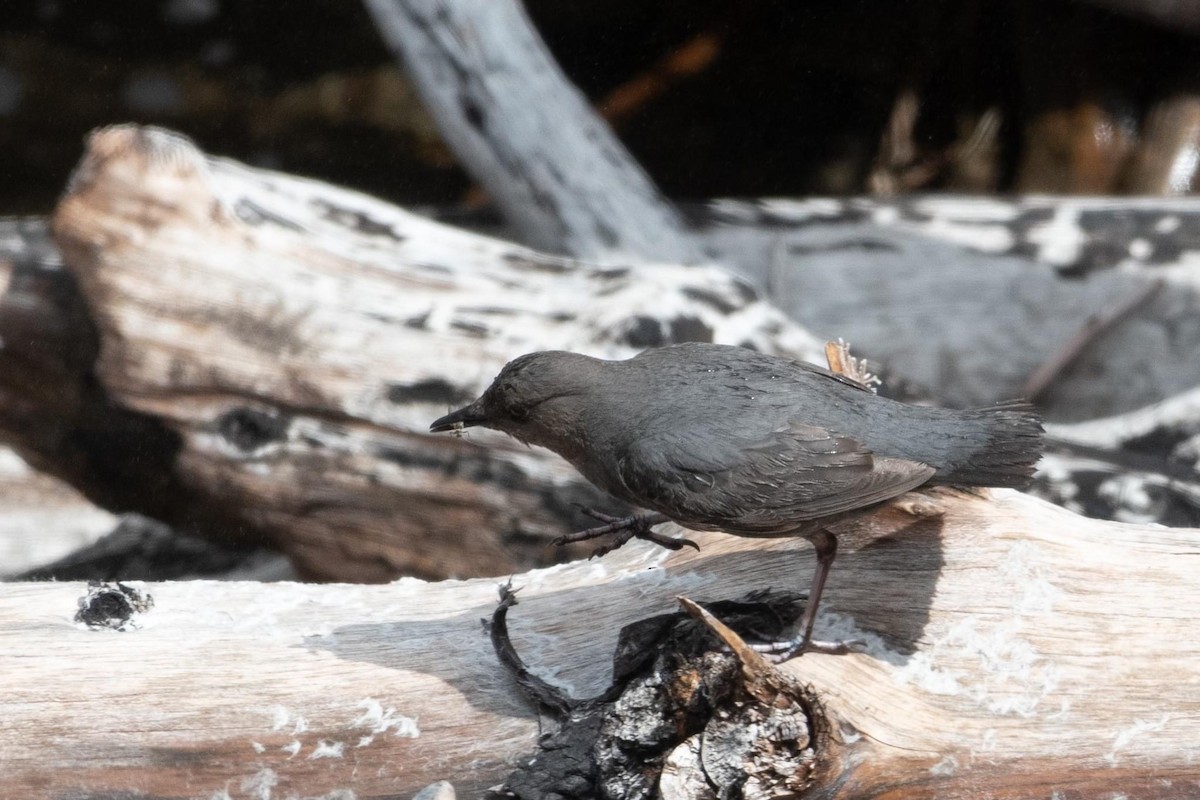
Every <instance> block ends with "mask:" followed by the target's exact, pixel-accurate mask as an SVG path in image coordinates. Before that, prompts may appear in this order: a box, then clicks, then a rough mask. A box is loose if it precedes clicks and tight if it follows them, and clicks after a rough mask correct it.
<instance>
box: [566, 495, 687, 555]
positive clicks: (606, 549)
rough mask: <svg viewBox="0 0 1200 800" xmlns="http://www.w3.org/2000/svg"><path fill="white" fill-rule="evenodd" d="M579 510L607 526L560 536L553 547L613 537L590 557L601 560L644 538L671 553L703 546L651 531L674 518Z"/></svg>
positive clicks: (581, 508) (663, 515) (586, 509)
mask: <svg viewBox="0 0 1200 800" xmlns="http://www.w3.org/2000/svg"><path fill="white" fill-rule="evenodd" d="M579 510H580V511H582V512H583V513H585V514H587V515H588V516H589V517H593V518H595V519H598V520H600V521H601V522H603V523H605V524H604V525H600V526H598V527H595V528H588V529H587V530H583V531H576V532H575V533H568V534H565V535H563V536H559V537H558V538H557V539H555V540H553V541H552V542H550V544H551V545H553V546H556V547H561V546H562V545H564V544H571V543H572V542H584V541H587V540H588V539H596V538H599V537H601V536H608V535H610V534H613V538H612V541H610V542H609V543H608V544H605V545H601V546H600V547H597V548H596V549H595V550H593V551H592V554H591V556H589V558H599V557H600V556H602V555H605V554H607V553H611V552H612V551H613V550H616V549H617V548H618V547H620V546H621V545H623V544H625V543H626V542H628V541H629V540H630V539H634V538H637V539H645V540H646V541H648V542H654V543H655V544H657V545H659V546H661V547H665V548H667V549H668V550H679V549H680V548H682V547H685V546H687V547H695V548H696V549H697V550H699V549H700V547H699V546H698V545H697V544H696V543H695V542H693V541H692V540H691V539H676V538H675V537H673V536H664V535H662V534H658V533H655V532H654V531H653V530H651V528H653V527H654V526H655V525H659V524H661V523H664V522H670V521H671V518H670V517H668V516H666V515H665V514H633V515H631V516H628V517H614V516H612V515H611V514H604V513H601V512H599V511H596V510H595V509H591V508H585V507H584V506H579Z"/></svg>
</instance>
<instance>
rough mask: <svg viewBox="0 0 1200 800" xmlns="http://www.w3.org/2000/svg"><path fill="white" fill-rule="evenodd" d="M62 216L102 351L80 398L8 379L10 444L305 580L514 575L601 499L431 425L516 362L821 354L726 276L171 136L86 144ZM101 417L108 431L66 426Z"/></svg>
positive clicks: (496, 445)
mask: <svg viewBox="0 0 1200 800" xmlns="http://www.w3.org/2000/svg"><path fill="white" fill-rule="evenodd" d="M53 227H54V235H55V238H56V240H57V244H58V246H59V248H60V249H61V252H62V256H63V259H64V262H65V264H66V266H67V269H68V270H69V272H70V275H71V277H73V279H74V284H73V286H77V287H78V293H79V294H78V296H74V299H73V300H71V301H70V302H69V303H67V305H69V306H70V307H71V309H72V310H76V306H80V307H85V308H86V311H87V314H86V315H85V316H84V319H85V320H87V322H86V323H85V325H93V324H94V326H95V329H96V330H97V334H96V342H94V343H93V345H92V348H93V349H92V351H91V352H92V353H95V352H96V350H98V358H96V360H95V362H94V366H93V364H92V362H88V361H86V358H84V357H77V359H76V360H77V361H83V362H84V363H86V364H87V367H86V369H83V370H81V371H79V372H77V373H76V375H75V385H73V386H72V387H70V391H64V390H63V388H62V387H58V386H55V384H54V383H53V382H50V383H48V384H47V383H46V382H39V381H38V380H34V378H33V377H30V378H28V379H26V380H23V381H21V382H17V385H15V386H14V387H13V389H12V391H13V392H14V394H16V393H20V392H25V393H26V394H28V390H27V389H26V388H25V386H26V384H32V385H34V386H36V387H37V388H38V389H39V390H40V392H41V393H42V394H44V395H46V396H47V398H48V399H47V400H46V401H43V402H31V401H29V400H28V399H26V400H25V402H24V403H23V405H22V406H21V408H22V409H25V414H24V416H21V417H14V419H13V424H12V425H11V426H10V427H8V429H7V430H6V432H5V435H6V436H7V437H8V438H9V439H10V440H11V441H13V442H14V443H15V445H16V446H17V447H18V449H20V450H21V451H22V452H23V453H31V454H32V456H31V460H32V461H34V462H35V463H38V464H39V465H41V464H49V465H54V464H57V463H66V464H68V465H71V464H74V465H78V466H77V467H76V468H73V469H71V470H69V471H70V472H71V477H72V478H73V480H77V481H80V482H82V483H86V482H88V481H89V479H91V478H90V476H97V475H98V476H101V477H104V476H107V475H111V474H114V473H115V474H118V475H122V476H124V479H123V480H120V481H118V482H117V484H118V488H116V489H112V488H111V487H110V488H109V489H108V490H107V491H108V492H109V495H108V496H106V497H103V498H102V499H103V500H104V502H103V503H102V504H103V505H105V506H106V507H109V508H117V509H118V510H132V511H137V512H140V513H144V514H147V515H148V516H151V517H154V518H156V519H160V520H163V521H165V522H167V523H169V524H171V525H173V526H175V527H177V528H180V529H185V530H187V529H199V530H204V531H207V532H209V533H210V535H218V536H225V537H228V538H231V539H234V540H239V541H246V540H250V541H251V542H258V541H262V540H265V541H267V542H270V543H273V544H274V545H275V546H276V547H279V548H280V549H282V550H283V551H284V552H286V553H287V554H288V555H289V557H290V558H291V559H292V561H293V563H294V564H295V565H296V567H297V569H298V570H299V572H300V574H301V575H304V576H307V577H310V578H319V579H325V580H348V581H355V582H361V581H383V580H390V579H392V578H394V577H397V576H399V575H419V576H424V577H444V576H447V575H459V576H461V575H471V574H474V575H478V574H489V573H490V574H504V573H506V572H511V571H514V570H517V569H520V568H522V566H521V565H529V564H531V563H538V562H539V561H540V562H541V563H546V562H547V560H548V558H551V557H553V555H554V554H553V553H551V552H549V551H547V549H546V548H545V544H546V542H547V541H548V540H549V538H551V537H552V536H555V535H558V534H560V533H562V532H563V531H564V530H568V529H570V528H572V527H574V526H577V525H578V524H579V518H578V515H577V512H576V511H575V509H574V507H573V506H572V502H582V503H586V504H589V505H592V506H597V507H604V506H605V505H606V504H608V503H611V501H609V500H607V499H606V498H604V497H603V496H602V495H600V494H599V493H598V492H597V491H596V490H594V489H592V488H591V487H590V486H589V485H587V484H586V483H585V482H584V481H583V480H582V479H581V478H579V477H578V476H577V475H576V474H575V473H574V471H573V470H570V469H569V468H567V467H566V466H565V463H564V462H562V461H560V460H559V459H557V458H556V457H551V456H550V455H549V454H548V453H546V452H544V451H536V450H529V449H528V448H525V447H524V446H522V445H519V444H517V443H515V442H512V441H508V440H505V438H504V437H500V436H489V434H488V433H487V432H483V433H480V434H475V433H472V436H473V437H475V440H474V441H468V440H455V439H452V438H449V437H431V436H429V435H427V429H428V424H429V422H430V421H431V420H432V419H434V418H436V417H438V416H440V415H441V414H443V413H445V411H446V410H447V409H448V408H449V407H451V406H452V405H453V404H455V403H460V402H461V401H462V400H463V399H464V398H469V397H473V396H475V395H476V394H477V393H478V392H479V391H480V390H481V389H482V388H483V387H484V386H485V385H486V383H487V382H488V381H489V380H490V379H491V377H492V376H493V375H494V374H495V373H496V371H497V370H498V369H499V367H500V366H501V365H502V364H503V363H504V362H505V361H507V360H508V359H509V358H511V357H513V356H515V355H517V354H520V353H522V352H527V351H529V350H534V349H545V348H548V347H549V348H553V347H558V348H563V349H572V350H579V351H586V352H591V353H593V354H596V355H606V356H624V355H631V354H633V353H634V352H636V351H637V350H639V349H642V348H644V347H647V346H652V345H657V344H663V343H667V342H671V341H681V340H687V339H707V340H715V341H723V342H728V343H747V344H750V345H752V346H756V347H759V348H762V349H768V350H774V351H781V352H789V353H792V354H793V355H797V356H800V357H807V358H810V359H819V358H820V356H819V352H820V351H819V348H818V347H817V346H816V342H815V340H813V339H812V338H811V337H809V336H808V335H807V334H806V333H804V332H803V331H802V330H801V329H799V328H798V327H796V326H795V325H794V324H792V323H790V322H789V321H788V320H787V319H786V317H784V316H783V315H782V313H781V312H779V311H778V310H776V309H774V308H773V307H772V306H770V305H769V304H767V303H765V302H763V301H761V300H759V299H757V296H756V294H755V293H754V291H753V290H751V289H750V288H749V287H748V286H746V285H745V284H743V283H741V282H740V281H739V280H737V279H736V278H734V277H732V276H730V275H729V274H727V273H725V272H723V271H721V270H718V269H716V268H713V267H683V266H670V265H657V266H656V265H639V266H637V268H636V269H632V268H629V267H619V266H613V265H608V266H604V267H599V266H593V265H588V264H583V263H578V262H573V261H568V260H564V259H560V258H554V257H549V256H545V255H542V254H539V253H537V252H534V251H531V250H528V249H526V248H523V247H519V246H516V245H512V244H508V243H505V242H501V241H498V240H493V239H487V238H484V237H480V236H476V235H472V234H468V233H465V232H461V231H457V230H455V229H452V228H449V227H446V226H443V225H438V224H436V223H432V222H430V221H428V220H425V219H422V218H420V217H417V216H414V215H412V214H408V213H406V212H404V211H401V210H399V209H397V208H395V207H392V206H389V205H387V204H385V203H381V202H379V201H376V200H372V199H371V198H368V197H365V196H363V195H360V194H357V193H354V192H348V191H344V190H339V189H336V188H334V187H330V186H327V185H324V184H320V183H316V182H312V181H304V180H301V179H297V178H292V177H288V176H284V175H278V174H272V173H267V172H262V171H258V170H252V169H249V168H246V167H243V166H242V165H239V164H236V163H232V162H227V161H222V160H219V159H209V158H207V157H205V156H204V155H203V154H202V153H200V152H199V151H198V150H196V149H195V148H194V147H193V146H192V145H191V144H190V143H189V142H187V141H186V140H184V139H182V138H181V137H176V136H173V135H171V134H168V133H166V132H163V131H156V130H151V129H139V128H134V127H121V128H113V129H108V130H105V131H101V132H99V133H97V134H95V135H94V136H93V137H92V139H91V141H90V143H89V148H88V153H87V155H86V157H85V158H84V161H83V163H82V164H81V166H80V167H79V169H78V170H77V172H76V174H75V176H74V178H73V180H72V182H71V185H70V186H69V188H68V190H67V192H66V194H65V195H64V197H63V199H62V201H61V203H60V204H59V207H58V209H57V211H56V213H55V216H54V219H53ZM35 279H36V280H43V281H44V280H46V278H45V276H43V275H42V273H40V272H31V273H30V278H29V280H30V281H31V282H32V281H35ZM62 294H66V295H69V292H64V293H62ZM55 296H56V295H52V297H55ZM64 302H65V301H64ZM42 305H43V306H49V307H51V310H54V308H53V304H52V303H50V302H43V303H42ZM30 316H31V315H28V314H27V315H25V316H20V317H18V320H19V321H20V322H21V324H23V325H24V326H25V327H24V328H20V327H18V328H17V330H16V332H15V333H16V334H19V333H21V332H22V331H26V330H28V329H30V328H34V329H36V326H37V325H44V323H43V322H42V321H41V317H39V316H37V315H32V317H33V318H32V319H30V318H29V317H30ZM59 316H60V317H61V316H62V314H59ZM50 317H51V318H53V315H50ZM81 327H82V326H81ZM16 340H23V337H20V336H18V335H14V341H16ZM2 355H3V353H2V352H0V356H2ZM16 355H17V354H14V358H15V357H16ZM84 355H85V356H86V352H85V354H84ZM29 361H32V362H36V361H37V358H36V355H35V354H28V355H27V356H26V357H25V358H23V359H18V363H19V364H20V365H21V366H22V368H23V369H24V372H21V373H19V374H20V375H25V374H26V373H29V372H30V371H31V369H32V368H27V367H25V365H26V362H29ZM72 364H74V362H72ZM66 370H67V368H66V367H64V368H63V370H60V371H66ZM44 371H45V370H43V372H44ZM35 377H41V374H40V373H39V375H38V376H35ZM78 387H83V388H78ZM66 401H70V403H69V406H68V407H67V408H65V409H63V410H62V411H61V412H60V413H57V414H55V413H53V407H54V406H53V404H57V407H59V408H61V407H63V406H64V404H66ZM47 419H49V420H50V421H53V422H54V423H55V424H54V426H51V427H49V428H48V427H47V426H46V425H39V424H37V423H43V422H46V421H47ZM72 419H78V420H79V421H78V422H77V424H75V425H74V427H72V424H71V420H72ZM109 419H111V420H112V422H111V424H110V425H109V429H110V431H115V432H112V433H111V434H110V436H109V438H108V439H104V438H99V440H98V437H97V436H92V437H88V436H85V435H75V432H76V430H77V429H84V430H86V431H93V430H95V429H96V428H100V427H102V426H103V424H104V422H105V421H106V420H109ZM122 426H124V428H126V429H128V435H121V427H122ZM63 429H66V433H65V434H64V433H60V434H58V435H54V436H47V435H45V434H44V431H46V430H52V431H63ZM135 429H136V430H135ZM102 432H103V431H102ZM68 434H69V435H68ZM481 441H487V442H488V443H489V444H490V445H492V446H489V447H480V446H478V444H479V442H481ZM68 446H69V447H68ZM72 448H73V449H72ZM65 456H69V458H67V457H65ZM114 461H115V462H117V463H116V464H114V463H112V462H114ZM58 469H59V470H60V471H62V470H64V469H65V468H63V467H59V468H58ZM138 492H140V493H141V494H138ZM96 494H101V493H100V492H96Z"/></svg>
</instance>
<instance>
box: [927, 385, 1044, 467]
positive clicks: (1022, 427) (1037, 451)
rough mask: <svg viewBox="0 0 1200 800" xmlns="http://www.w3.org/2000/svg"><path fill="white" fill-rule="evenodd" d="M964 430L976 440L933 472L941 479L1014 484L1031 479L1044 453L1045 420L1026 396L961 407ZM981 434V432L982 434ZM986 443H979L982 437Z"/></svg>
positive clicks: (966, 434) (971, 438)
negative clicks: (968, 409)
mask: <svg viewBox="0 0 1200 800" xmlns="http://www.w3.org/2000/svg"><path fill="white" fill-rule="evenodd" d="M957 416H958V419H959V420H960V421H961V423H962V427H961V431H962V433H963V435H964V436H965V437H966V439H967V440H969V441H971V442H973V443H974V444H973V446H971V447H970V448H969V449H968V448H964V449H963V450H960V451H959V452H958V453H957V454H956V455H958V456H959V457H958V458H955V459H953V460H951V461H950V462H949V463H945V464H943V466H942V467H941V469H939V470H938V472H937V474H936V475H935V476H934V481H936V482H938V483H947V484H957V485H961V486H1011V487H1014V488H1019V487H1021V486H1024V485H1025V484H1027V483H1028V482H1029V479H1030V478H1031V477H1033V473H1034V470H1035V469H1036V467H1037V462H1038V459H1039V458H1041V456H1042V437H1043V434H1044V431H1043V429H1042V421H1041V418H1040V417H1039V416H1038V414H1037V412H1036V411H1035V410H1034V408H1033V406H1031V405H1030V404H1029V403H1026V402H1025V401H1024V400H1010V401H1007V402H1004V403H998V404H996V405H994V406H990V407H988V408H977V409H973V410H970V411H960V412H958V414H957ZM981 434H982V435H981ZM981 439H982V440H983V441H984V444H982V445H980V444H978V442H979V441H980V440H981Z"/></svg>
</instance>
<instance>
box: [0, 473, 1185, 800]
mask: <svg viewBox="0 0 1200 800" xmlns="http://www.w3.org/2000/svg"><path fill="white" fill-rule="evenodd" d="M472 533H474V531H472ZM839 535H840V536H841V539H842V541H843V543H844V547H843V552H842V554H841V555H840V556H839V559H838V562H837V564H836V566H835V568H834V572H833V577H832V579H831V582H830V584H829V588H828V596H827V603H828V605H826V604H823V605H822V608H823V609H826V610H825V611H824V613H822V614H821V616H820V617H819V620H818V632H819V633H820V635H821V636H822V637H823V638H840V637H845V636H856V637H859V638H862V639H864V640H866V641H867V642H868V651H867V652H866V653H861V654H854V655H848V656H824V655H819V654H809V655H805V656H803V657H801V658H799V659H796V660H793V661H791V662H789V663H788V664H787V666H786V670H787V671H788V672H789V673H791V674H792V675H794V676H796V677H798V678H800V679H801V681H803V682H804V683H807V684H810V685H811V687H812V690H813V692H815V694H816V696H817V697H818V698H819V700H820V703H821V704H822V706H823V712H822V713H823V715H824V717H825V719H826V721H827V722H828V725H829V728H828V731H829V737H828V738H827V739H825V740H822V741H821V742H820V743H819V745H818V747H817V749H816V753H815V755H816V758H817V762H818V765H819V768H820V769H819V770H818V773H817V774H819V775H820V776H821V777H820V780H819V782H818V783H817V785H815V786H814V787H813V788H812V790H811V794H810V795H808V796H813V797H847V798H849V797H864V798H865V797H882V796H888V797H892V796H895V797H900V796H903V797H938V798H943V799H952V798H975V797H979V796H981V795H986V796H988V797H991V798H1019V797H1030V796H1037V797H1051V796H1055V794H1056V793H1057V795H1058V796H1062V797H1072V798H1081V799H1083V800H1087V799H1090V798H1110V797H1112V796H1113V795H1114V793H1115V794H1125V795H1127V796H1129V797H1139V798H1155V797H1161V798H1178V797H1183V796H1190V795H1191V794H1194V793H1195V792H1196V791H1197V790H1198V789H1200V763H1197V761H1196V759H1195V750H1194V743H1195V742H1197V741H1200V708H1198V707H1197V706H1198V704H1200V696H1198V695H1197V694H1196V693H1195V692H1193V691H1191V690H1190V687H1193V686H1195V685H1196V684H1197V682H1198V681H1200V666H1198V665H1200V642H1198V641H1197V639H1196V637H1195V636H1194V635H1192V634H1193V630H1194V619H1193V617H1194V615H1193V609H1194V608H1195V607H1196V604H1197V601H1198V600H1197V598H1196V597H1195V593H1196V591H1197V586H1198V585H1197V582H1196V580H1195V575H1196V573H1197V564H1196V563H1195V562H1196V559H1197V557H1200V549H1198V548H1197V543H1198V542H1200V531H1196V530H1171V529H1164V528H1159V527H1153V526H1151V527H1141V526H1134V525H1121V524H1114V523H1105V522H1098V521H1094V520H1088V519H1085V518H1082V517H1078V516H1075V515H1073V514H1071V513H1070V512H1067V511H1064V510H1062V509H1059V508H1056V507H1053V506H1050V505H1048V504H1046V503H1044V502H1041V501H1038V500H1035V499H1033V498H1029V497H1026V496H1022V495H1020V494H1017V493H1014V492H1010V491H997V492H995V493H994V499H993V500H990V501H989V500H987V499H984V498H981V497H978V496H974V495H966V494H960V493H953V492H937V493H929V494H913V495H908V496H906V497H905V498H902V499H901V501H899V502H898V503H896V504H893V505H892V506H889V507H888V508H886V509H884V510H883V511H882V512H880V513H879V514H876V515H874V516H873V517H871V518H868V519H866V520H862V521H861V522H859V523H856V524H854V525H848V526H844V527H842V528H841V529H840V530H839ZM697 538H698V540H699V541H700V542H701V545H702V550H701V552H699V553H692V552H690V551H681V552H679V553H671V554H665V553H664V552H663V551H659V550H656V549H653V548H649V547H647V546H646V545H644V544H643V543H635V544H631V545H629V546H628V547H626V548H625V549H623V550H621V551H618V552H616V553H613V554H611V555H609V556H607V557H605V558H604V559H603V560H601V561H598V562H581V563H575V564H570V565H565V566H560V567H554V568H550V569H545V570H540V571H535V572H531V573H528V574H524V575H519V576H516V577H515V579H514V584H515V586H516V587H517V588H518V589H519V598H520V601H521V603H520V605H519V606H517V607H516V608H514V609H512V611H511V612H510V613H509V618H508V627H509V629H510V631H511V633H512V635H513V639H514V644H515V646H516V647H517V649H518V651H519V652H520V654H521V656H522V657H523V658H524V659H525V660H526V662H528V663H529V664H530V665H531V667H532V668H533V669H534V671H535V672H536V673H537V674H539V675H542V676H543V677H546V678H547V679H549V680H551V681H552V682H555V683H558V684H560V685H566V686H568V687H569V688H570V691H572V693H573V694H575V695H576V696H581V695H590V694H595V693H597V692H598V691H599V690H600V689H602V688H603V687H604V686H605V685H606V684H607V682H608V680H609V676H608V667H607V664H608V663H609V659H610V656H611V652H612V648H613V645H614V642H615V638H616V632H617V630H618V628H619V627H621V626H622V625H625V624H627V623H630V622H632V621H634V620H637V619H640V618H643V617H647V616H650V615H653V614H657V613H662V612H664V611H670V610H673V609H674V607H675V601H674V598H675V596H676V595H680V594H684V595H687V596H689V597H691V598H693V599H696V600H700V601H706V600H707V601H711V600H715V599H723V598H729V597H738V596H742V595H744V594H745V592H746V591H748V590H749V589H753V588H762V587H766V586H774V587H776V588H791V587H795V586H798V585H801V584H802V583H803V578H804V573H805V571H806V569H808V568H811V564H812V559H811V551H810V550H809V548H808V546H807V545H806V544H804V543H803V542H799V541H770V540H758V541H755V540H748V539H740V538H736V537H730V536H723V535H721V534H698V535H697ZM801 564H804V565H805V566H804V567H803V568H802V567H801V566H800V565H801ZM144 590H145V591H147V592H148V593H149V594H150V595H151V596H152V598H153V607H152V608H150V609H149V610H148V611H146V612H145V613H144V614H142V615H141V617H140V625H141V628H140V629H136V630H130V631H127V632H125V633H114V632H111V631H92V630H87V629H84V628H83V627H82V626H79V625H76V624H73V623H72V621H71V620H72V615H73V614H74V613H75V610H76V600H77V598H79V597H80V596H81V595H83V594H84V587H83V586H82V585H81V584H5V585H0V675H3V676H4V684H5V692H4V695H3V697H2V698H0V738H2V739H3V741H4V742H5V745H4V762H5V781H6V791H9V792H15V793H17V794H19V795H20V796H22V797H29V798H40V797H47V798H48V797H61V796H63V795H64V794H66V793H70V792H75V793H78V794H81V795H89V796H112V795H119V794H121V793H130V792H140V793H142V794H145V795H148V796H154V797H209V796H213V795H214V794H216V795H218V796H228V797H230V798H238V799H240V798H243V797H261V796H263V792H264V791H269V792H272V793H273V794H271V796H276V794H277V795H278V796H285V795H287V794H289V793H297V794H301V795H303V796H318V795H325V796H330V795H329V793H331V792H335V791H339V790H340V791H343V792H346V791H352V792H354V793H355V794H356V796H359V797H363V796H401V797H404V796H408V795H410V794H412V793H414V792H416V791H417V790H418V789H419V788H421V787H422V786H424V785H426V784H428V783H430V782H432V781H434V780H438V779H443V778H444V779H448V780H450V781H451V782H452V783H454V784H455V785H456V787H457V788H458V789H459V791H460V796H463V795H466V796H470V795H472V794H474V793H477V792H478V791H480V790H481V789H483V788H484V787H487V786H491V785H494V784H496V783H498V782H500V781H501V780H503V779H504V777H505V775H506V774H508V772H509V771H510V770H511V769H512V768H513V767H514V765H515V763H516V762H517V760H518V759H521V758H525V757H532V756H534V755H536V753H535V742H536V740H537V737H538V727H539V726H538V723H537V720H536V719H535V717H534V716H533V714H532V712H531V711H530V710H529V709H528V708H527V707H526V705H525V704H524V701H523V700H522V699H521V698H520V697H519V696H518V691H517V689H516V687H515V684H514V683H513V682H512V681H511V679H510V677H509V676H507V675H506V674H505V673H504V672H503V671H502V670H501V668H500V667H499V666H498V664H497V662H496V661H495V658H494V656H493V654H492V652H491V650H490V645H489V643H488V640H487V636H486V634H485V633H484V632H482V631H481V630H480V629H479V619H480V618H481V617H487V616H489V615H490V614H491V611H492V609H493V608H494V606H495V603H496V585H495V581H489V580H475V581H468V582H447V583H440V584H429V583H424V582H421V581H418V580H414V579H406V580H402V581H399V582H396V583H393V584H390V585H386V586H314V585H307V586H306V585H298V584H271V585H260V584H240V583H232V584H230V583H222V584H214V583H207V582H195V583H168V584H149V585H147V586H145V587H144ZM264 787H265V788H264ZM221 792H225V793H227V794H226V795H221V794H220V793H221Z"/></svg>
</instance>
